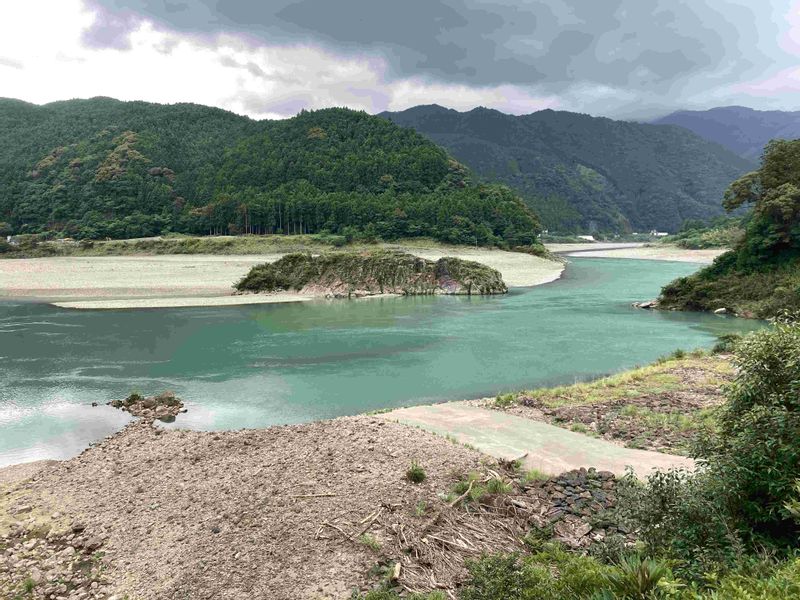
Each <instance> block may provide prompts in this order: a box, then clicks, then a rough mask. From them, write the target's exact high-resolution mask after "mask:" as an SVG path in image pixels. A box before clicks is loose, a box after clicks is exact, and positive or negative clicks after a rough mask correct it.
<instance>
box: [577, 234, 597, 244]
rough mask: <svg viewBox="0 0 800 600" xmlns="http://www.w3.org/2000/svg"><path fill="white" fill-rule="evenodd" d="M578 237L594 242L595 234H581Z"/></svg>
mask: <svg viewBox="0 0 800 600" xmlns="http://www.w3.org/2000/svg"><path fill="white" fill-rule="evenodd" d="M578 237H579V238H581V239H582V240H586V241H587V242H593V241H594V236H593V235H579V236H578Z"/></svg>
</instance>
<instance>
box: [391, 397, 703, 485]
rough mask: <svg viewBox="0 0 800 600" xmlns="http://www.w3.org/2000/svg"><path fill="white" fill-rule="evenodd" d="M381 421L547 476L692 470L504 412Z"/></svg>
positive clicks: (421, 411) (401, 415)
mask: <svg viewBox="0 0 800 600" xmlns="http://www.w3.org/2000/svg"><path fill="white" fill-rule="evenodd" d="M381 417H383V418H385V419H389V420H392V421H397V422H400V423H404V424H406V425H412V426H417V427H421V428H423V429H427V430H428V431H432V432H434V433H437V434H439V435H450V436H452V437H454V438H455V439H456V440H457V441H459V442H461V443H467V444H470V445H472V446H474V447H475V448H477V449H478V450H480V451H481V452H484V453H486V454H488V455H490V456H494V457H495V458H503V459H507V460H511V459H516V458H519V457H521V456H523V455H526V456H525V458H524V459H523V464H524V467H525V468H526V469H538V470H540V471H542V472H544V473H547V474H549V475H558V474H559V473H563V472H564V471H569V470H571V469H578V468H580V467H587V468H588V467H595V468H596V469H598V470H600V471H611V472H612V473H615V474H618V475H621V474H622V473H624V472H625V469H626V468H627V467H632V468H633V469H634V471H635V472H636V475H637V476H638V477H641V478H644V477H646V476H647V475H649V474H650V472H651V471H652V470H653V469H669V468H673V467H675V468H679V467H683V468H687V469H693V468H694V461H693V460H692V459H690V458H687V457H684V456H673V455H671V454H662V453H660V452H651V451H647V450H635V449H631V448H624V447H622V446H618V445H616V444H612V443H611V442H607V441H605V440H600V439H597V438H593V437H589V436H587V435H583V434H581V433H575V432H572V431H567V430H566V429H562V428H561V427H556V426H554V425H549V424H547V423H542V422H540V421H533V420H531V419H525V418H522V417H518V416H515V415H509V414H506V413H504V412H500V411H496V410H491V409H487V408H480V407H478V406H473V405H470V404H467V403H464V402H446V403H444V404H433V405H429V406H414V407H410V408H401V409H398V410H393V411H391V412H388V413H384V414H382V415H381Z"/></svg>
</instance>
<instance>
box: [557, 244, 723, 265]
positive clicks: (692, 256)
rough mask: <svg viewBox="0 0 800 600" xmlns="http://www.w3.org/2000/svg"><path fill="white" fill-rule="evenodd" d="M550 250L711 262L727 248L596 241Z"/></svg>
mask: <svg viewBox="0 0 800 600" xmlns="http://www.w3.org/2000/svg"><path fill="white" fill-rule="evenodd" d="M546 246H547V249H548V250H550V252H554V253H557V254H562V255H564V256H582V257H587V258H633V259H642V260H669V261H674V262H690V263H699V264H704V265H707V264H711V263H712V262H714V259H715V258H717V257H718V256H719V255H720V254H724V253H725V252H727V249H726V248H709V249H706V250H688V249H686V248H679V247H678V246H669V245H666V244H663V245H662V244H659V245H652V246H651V245H645V244H640V243H619V244H617V243H613V242H594V243H586V244H546Z"/></svg>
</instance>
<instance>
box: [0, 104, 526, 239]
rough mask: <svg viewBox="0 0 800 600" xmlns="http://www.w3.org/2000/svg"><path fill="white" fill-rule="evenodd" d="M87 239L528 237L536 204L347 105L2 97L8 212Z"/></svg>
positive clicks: (2, 201)
mask: <svg viewBox="0 0 800 600" xmlns="http://www.w3.org/2000/svg"><path fill="white" fill-rule="evenodd" d="M2 222H5V223H3V227H2V229H10V230H11V231H13V232H14V233H39V232H55V233H61V234H67V235H72V236H75V237H79V238H96V237H114V238H119V237H140V236H148V235H155V234H158V233H161V232H164V231H179V232H192V233H248V232H256V233H278V232H281V233H289V232H291V233H316V232H324V231H328V232H332V233H342V234H345V235H348V236H350V235H353V234H364V235H367V236H373V235H380V236H382V237H385V238H391V237H398V236H421V235H428V236H433V237H436V238H439V239H442V240H446V241H452V242H462V243H483V244H495V243H507V244H512V245H525V244H528V243H531V242H532V241H533V240H534V239H535V235H536V232H537V230H538V222H537V220H536V218H535V216H534V215H533V214H532V213H531V212H530V211H529V210H528V209H527V208H526V207H525V206H524V205H523V204H522V203H521V201H520V200H519V199H518V198H516V197H515V196H514V194H513V193H511V192H510V190H508V189H503V188H500V187H496V186H494V187H492V186H475V185H471V184H470V182H469V173H468V172H467V170H466V169H465V168H464V167H463V166H462V165H460V164H459V163H457V162H456V161H454V160H452V159H451V158H450V157H449V156H448V154H447V152H446V151H444V150H443V149H442V148H440V147H438V146H436V145H435V144H433V143H432V142H430V141H429V140H427V139H426V138H424V137H423V136H421V135H419V134H417V133H415V132H413V131H411V130H408V129H404V128H401V127H398V126H396V125H394V124H392V123H390V122H388V121H386V120H385V119H381V118H378V117H374V116H370V115H368V114H366V113H364V112H356V111H352V110H347V109H326V110H320V111H313V112H302V113H300V114H299V115H297V116H296V117H294V118H291V119H286V120H282V121H253V120H251V119H249V118H246V117H241V116H238V115H235V114H233V113H229V112H227V111H223V110H220V109H216V108H210V107H205V106H198V105H192V104H176V105H159V104H152V103H146V102H120V101H118V100H113V99H111V98H93V99H91V100H71V101H66V102H56V103H53V104H48V105H45V106H35V105H31V104H26V103H24V102H20V101H17V100H0V223H2Z"/></svg>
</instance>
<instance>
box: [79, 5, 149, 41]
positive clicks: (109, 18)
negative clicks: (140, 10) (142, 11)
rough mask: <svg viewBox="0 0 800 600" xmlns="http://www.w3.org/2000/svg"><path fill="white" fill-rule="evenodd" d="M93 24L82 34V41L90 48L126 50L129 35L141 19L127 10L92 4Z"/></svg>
mask: <svg viewBox="0 0 800 600" xmlns="http://www.w3.org/2000/svg"><path fill="white" fill-rule="evenodd" d="M94 9H95V18H94V22H93V23H92V24H91V25H90V26H89V27H88V28H87V29H86V30H85V31H84V32H83V36H82V41H83V43H84V44H85V45H86V46H89V47H90V48H113V49H116V50H128V49H129V48H130V45H131V43H130V40H129V36H130V34H131V33H132V32H133V31H135V30H136V28H137V27H138V26H139V24H140V23H141V20H142V19H141V17H140V16H139V15H137V14H136V13H135V12H132V11H129V10H113V9H111V8H106V7H104V6H103V5H102V4H101V3H96V4H94Z"/></svg>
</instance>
